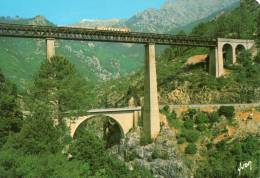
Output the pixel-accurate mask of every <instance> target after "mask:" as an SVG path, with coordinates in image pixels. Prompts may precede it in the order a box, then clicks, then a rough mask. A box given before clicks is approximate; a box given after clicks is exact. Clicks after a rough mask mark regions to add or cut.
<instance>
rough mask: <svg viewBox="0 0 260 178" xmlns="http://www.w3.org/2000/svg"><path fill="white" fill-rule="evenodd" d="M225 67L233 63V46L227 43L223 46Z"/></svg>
mask: <svg viewBox="0 0 260 178" xmlns="http://www.w3.org/2000/svg"><path fill="white" fill-rule="evenodd" d="M222 51H223V53H222V54H223V62H224V67H227V66H229V65H231V64H233V46H232V45H231V44H229V43H225V44H224V45H223V47H222Z"/></svg>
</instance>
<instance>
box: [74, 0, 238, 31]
mask: <svg viewBox="0 0 260 178" xmlns="http://www.w3.org/2000/svg"><path fill="white" fill-rule="evenodd" d="M237 6H239V0H221V1H219V0H197V1H194V0H167V1H166V2H165V3H164V4H163V5H162V7H161V8H160V9H147V10H144V11H142V12H140V13H138V14H136V15H134V16H133V17H131V18H130V19H98V20H82V21H81V22H79V23H76V24H73V25H72V26H80V27H88V28H93V27H96V26H116V27H128V28H130V29H131V30H132V31H141V32H157V33H169V32H172V31H173V30H174V29H181V28H182V27H184V26H188V25H189V24H192V23H194V22H196V21H197V22H199V21H202V20H205V19H206V18H208V17H210V16H212V15H213V14H218V13H222V11H225V10H230V9H231V8H234V7H237ZM175 31H176V30H175Z"/></svg>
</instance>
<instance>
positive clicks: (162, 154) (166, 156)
mask: <svg viewBox="0 0 260 178" xmlns="http://www.w3.org/2000/svg"><path fill="white" fill-rule="evenodd" d="M158 158H161V159H164V160H167V159H169V154H168V152H167V151H165V150H160V149H157V148H155V149H154V150H153V152H152V159H158Z"/></svg>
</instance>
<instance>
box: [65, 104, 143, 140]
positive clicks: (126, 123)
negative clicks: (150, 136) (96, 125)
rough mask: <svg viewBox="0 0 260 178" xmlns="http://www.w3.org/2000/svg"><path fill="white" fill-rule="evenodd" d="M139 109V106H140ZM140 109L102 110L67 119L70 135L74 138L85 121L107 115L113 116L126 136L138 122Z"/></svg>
mask: <svg viewBox="0 0 260 178" xmlns="http://www.w3.org/2000/svg"><path fill="white" fill-rule="evenodd" d="M138 110H139V108H138ZM138 110H133V109H132V110H131V109H130V110H122V111H115V112H100V113H91V114H89V115H86V116H81V117H77V118H72V119H68V120H67V126H68V127H69V129H70V136H71V137H72V138H73V137H74V135H75V132H76V130H77V129H78V127H79V126H80V125H81V124H82V123H83V122H85V121H87V120H90V119H92V118H94V117H97V116H105V117H109V118H111V119H112V120H113V121H115V122H116V123H117V125H118V126H119V128H120V132H121V133H122V134H121V135H122V137H124V136H125V135H126V134H127V133H128V132H129V131H130V130H131V129H132V128H134V127H135V126H136V124H137V122H138V118H139V115H140V111H138Z"/></svg>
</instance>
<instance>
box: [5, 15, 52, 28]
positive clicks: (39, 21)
mask: <svg viewBox="0 0 260 178" xmlns="http://www.w3.org/2000/svg"><path fill="white" fill-rule="evenodd" d="M0 23H12V24H22V25H41V26H54V24H53V23H52V22H50V21H48V20H47V19H46V18H45V17H43V16H41V15H38V16H36V17H33V18H28V19H26V18H21V17H19V16H16V17H0Z"/></svg>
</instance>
